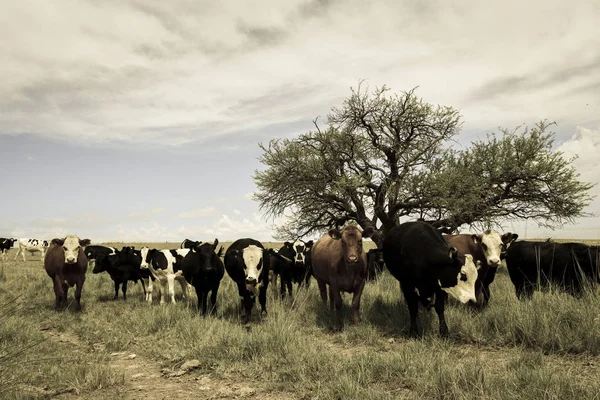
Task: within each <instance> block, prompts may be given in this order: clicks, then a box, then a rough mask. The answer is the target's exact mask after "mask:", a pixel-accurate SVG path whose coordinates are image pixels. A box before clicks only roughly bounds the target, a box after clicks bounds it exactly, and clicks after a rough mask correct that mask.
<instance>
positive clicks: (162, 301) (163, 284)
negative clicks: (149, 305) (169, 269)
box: [159, 277, 167, 304]
mask: <svg viewBox="0 0 600 400" xmlns="http://www.w3.org/2000/svg"><path fill="white" fill-rule="evenodd" d="M159 281H160V304H165V297H166V296H167V279H166V278H165V277H161V278H160V279H159Z"/></svg>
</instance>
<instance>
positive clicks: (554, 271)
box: [506, 241, 600, 299]
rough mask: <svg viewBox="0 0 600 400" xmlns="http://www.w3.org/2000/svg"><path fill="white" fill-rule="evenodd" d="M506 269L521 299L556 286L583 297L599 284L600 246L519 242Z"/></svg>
mask: <svg viewBox="0 0 600 400" xmlns="http://www.w3.org/2000/svg"><path fill="white" fill-rule="evenodd" d="M506 267H507V268H508V273H509V275H510V280H511V281H512V283H513V284H514V285H515V291H516V294H517V297H518V298H519V299H522V298H531V296H532V295H533V292H534V291H535V290H542V289H545V288H548V286H550V285H554V286H555V287H557V288H558V289H560V290H564V291H566V292H567V293H570V294H572V295H580V294H581V293H582V292H583V290H584V289H585V287H586V285H587V284H596V283H598V282H600V281H599V274H598V268H599V267H600V253H599V248H598V246H588V245H585V244H583V243H554V242H551V241H546V242H529V241H520V242H515V243H513V244H512V246H510V247H509V248H508V250H507V251H506Z"/></svg>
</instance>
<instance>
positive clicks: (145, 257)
mask: <svg viewBox="0 0 600 400" xmlns="http://www.w3.org/2000/svg"><path fill="white" fill-rule="evenodd" d="M122 251H123V250H121V252H122ZM157 252H158V250H156V249H150V248H148V247H146V246H144V247H142V248H141V250H140V255H141V257H142V262H141V264H140V268H141V269H148V268H149V266H148V263H149V262H151V260H152V257H153V256H154V254H155V253H157Z"/></svg>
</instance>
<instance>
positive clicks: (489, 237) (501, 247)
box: [471, 229, 519, 267]
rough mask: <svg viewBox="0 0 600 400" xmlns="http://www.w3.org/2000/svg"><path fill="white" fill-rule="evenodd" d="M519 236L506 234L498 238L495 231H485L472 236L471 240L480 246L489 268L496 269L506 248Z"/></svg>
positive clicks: (498, 235)
mask: <svg viewBox="0 0 600 400" xmlns="http://www.w3.org/2000/svg"><path fill="white" fill-rule="evenodd" d="M518 237H519V235H517V234H516V233H510V232H507V233H505V234H504V235H502V236H500V234H499V233H498V232H496V231H495V230H493V229H492V230H489V229H488V230H487V231H485V232H483V233H480V234H479V235H472V236H471V239H473V241H474V242H475V243H477V244H478V245H480V246H481V249H482V250H483V255H484V256H485V259H486V261H487V263H488V265H489V266H490V267H497V266H498V265H499V264H500V261H502V260H503V259H504V257H505V255H506V249H507V248H508V246H509V245H510V244H511V243H512V242H514V241H515V240H517V238H518Z"/></svg>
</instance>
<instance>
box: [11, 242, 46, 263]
mask: <svg viewBox="0 0 600 400" xmlns="http://www.w3.org/2000/svg"><path fill="white" fill-rule="evenodd" d="M47 249H48V241H47V240H39V239H25V238H23V239H19V251H17V255H16V256H15V261H17V258H19V254H21V255H22V256H23V261H27V260H25V251H28V252H30V253H31V254H32V255H33V253H35V252H37V251H39V252H41V253H42V260H43V259H44V257H45V256H46V250H47Z"/></svg>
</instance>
